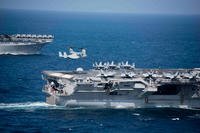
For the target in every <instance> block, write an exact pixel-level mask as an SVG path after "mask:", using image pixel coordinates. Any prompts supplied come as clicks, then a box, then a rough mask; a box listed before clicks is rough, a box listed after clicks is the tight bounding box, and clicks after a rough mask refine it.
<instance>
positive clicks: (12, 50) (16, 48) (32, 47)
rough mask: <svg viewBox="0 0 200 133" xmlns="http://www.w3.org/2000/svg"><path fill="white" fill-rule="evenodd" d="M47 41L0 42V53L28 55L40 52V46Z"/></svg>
mask: <svg viewBox="0 0 200 133" xmlns="http://www.w3.org/2000/svg"><path fill="white" fill-rule="evenodd" d="M46 44H47V43H28V42H27V43H18V44H16V43H10V44H7V43H3V42H2V43H1V44H0V54H1V55H2V54H12V55H29V54H40V50H41V48H42V47H43V46H44V45H46Z"/></svg>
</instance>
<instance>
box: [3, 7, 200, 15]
mask: <svg viewBox="0 0 200 133" xmlns="http://www.w3.org/2000/svg"><path fill="white" fill-rule="evenodd" d="M0 10H21V11H40V12H62V13H91V14H92V13H97V14H130V15H175V16H176V15H180V16H195V15H200V13H196V14H195V13H186V14H183V13H153V12H151V13H146V12H145V13H139V12H106V11H74V10H72V11H69V10H68V11H64V10H41V9H21V8H12V9H11V8H0Z"/></svg>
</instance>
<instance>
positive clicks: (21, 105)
mask: <svg viewBox="0 0 200 133" xmlns="http://www.w3.org/2000/svg"><path fill="white" fill-rule="evenodd" d="M53 107H56V106H55V105H49V104H47V103H45V102H24V103H0V110H2V109H45V108H46V109H47V108H53Z"/></svg>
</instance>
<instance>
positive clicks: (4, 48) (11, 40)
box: [0, 34, 54, 55]
mask: <svg viewBox="0 0 200 133" xmlns="http://www.w3.org/2000/svg"><path fill="white" fill-rule="evenodd" d="M53 39H54V36H53V35H35V34H14V35H7V34H2V35H0V54H15V55H19V54H39V53H40V50H41V48H42V47H43V46H44V45H46V44H47V43H50V42H52V41H53Z"/></svg>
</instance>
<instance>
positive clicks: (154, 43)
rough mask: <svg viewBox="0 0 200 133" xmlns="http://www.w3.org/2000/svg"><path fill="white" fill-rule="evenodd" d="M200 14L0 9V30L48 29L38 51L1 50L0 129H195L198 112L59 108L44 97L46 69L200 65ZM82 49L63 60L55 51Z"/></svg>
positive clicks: (111, 132) (109, 132) (148, 132)
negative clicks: (104, 64)
mask: <svg viewBox="0 0 200 133" xmlns="http://www.w3.org/2000/svg"><path fill="white" fill-rule="evenodd" d="M199 27H200V16H198V15H190V16H189V15H143V14H140V15H139V14H109V13H107V14H104V13H78V12H77V13H76V12H53V11H52V12H48V11H26V10H0V33H1V34H17V33H19V34H20V33H21V34H53V35H54V36H55V39H54V41H53V42H52V43H51V44H49V45H46V46H45V47H44V48H43V49H42V51H41V52H42V54H40V55H24V56H13V55H1V56H0V132H6V133H7V132H8V133H9V132H33V133H35V132H37V133H38V132H42V133H48V132H52V133H54V132H81V133H90V132H92V133H93V132H95V133H96V132H102V133H118V132H122V133H126V132H130V133H135V132H136V133H156V132H157V133H160V132H169V133H178V132H182V133H199V132H200V128H199V125H200V111H198V110H184V109H170V108H163V109H95V108H93V109H92V108H90V109H88V108H84V107H77V108H64V107H57V106H51V105H48V104H46V103H45V94H44V93H42V86H43V81H42V78H41V72H42V71H43V70H74V69H76V68H77V67H82V68H84V69H90V68H92V63H94V62H95V61H96V62H99V61H115V62H120V61H129V62H130V63H131V62H134V63H135V64H136V67H139V68H196V67H200V28H199ZM69 47H73V48H74V49H77V50H79V48H86V49H87V54H88V56H87V58H83V59H79V60H67V59H63V58H59V57H58V51H67V50H68V48H69Z"/></svg>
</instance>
